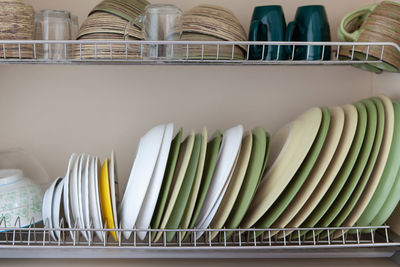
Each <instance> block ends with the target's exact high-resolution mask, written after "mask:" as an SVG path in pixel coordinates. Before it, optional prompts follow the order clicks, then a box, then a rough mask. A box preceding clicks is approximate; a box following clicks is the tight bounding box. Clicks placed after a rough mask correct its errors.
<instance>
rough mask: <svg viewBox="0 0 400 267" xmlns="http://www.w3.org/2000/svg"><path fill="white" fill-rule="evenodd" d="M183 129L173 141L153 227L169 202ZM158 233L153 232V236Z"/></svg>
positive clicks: (152, 220) (157, 223) (156, 224)
mask: <svg viewBox="0 0 400 267" xmlns="http://www.w3.org/2000/svg"><path fill="white" fill-rule="evenodd" d="M182 135H183V130H182V129H180V131H179V133H178V134H177V135H176V136H175V138H174V139H173V140H172V143H171V149H170V153H169V155H168V161H167V166H166V169H165V173H164V178H163V182H162V185H161V190H160V194H159V196H158V199H157V204H156V208H155V210H154V214H153V218H152V219H151V224H150V225H151V228H152V229H158V228H159V227H160V224H161V219H162V215H163V214H164V209H165V206H166V203H167V197H168V193H169V190H170V188H171V183H172V178H173V177H174V172H175V167H176V163H177V161H178V155H179V150H180V147H181V142H182ZM155 235H156V233H153V238H154V237H155Z"/></svg>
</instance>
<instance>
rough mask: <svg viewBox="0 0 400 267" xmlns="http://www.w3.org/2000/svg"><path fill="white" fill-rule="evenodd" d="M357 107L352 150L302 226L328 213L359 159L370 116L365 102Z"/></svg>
mask: <svg viewBox="0 0 400 267" xmlns="http://www.w3.org/2000/svg"><path fill="white" fill-rule="evenodd" d="M355 107H356V109H357V114H358V123H357V130H356V133H355V136H354V139H353V142H352V144H351V148H350V151H349V153H348V154H347V155H346V159H345V160H344V162H343V165H342V166H341V168H340V171H339V173H338V174H337V176H335V179H334V182H333V183H332V185H331V186H330V187H329V190H328V191H327V192H326V194H325V195H324V197H323V198H322V200H321V201H320V202H319V204H318V206H317V207H316V208H315V209H314V210H313V212H312V213H311V214H310V215H309V216H308V218H307V219H306V220H305V221H304V223H303V224H302V225H301V227H302V228H313V227H314V226H315V225H316V224H317V222H318V221H319V220H320V219H321V218H322V217H323V216H324V215H325V214H326V212H327V211H328V209H329V208H330V207H331V206H332V204H333V203H334V201H335V199H336V197H337V196H338V194H339V193H340V191H341V190H342V188H343V186H344V185H345V183H346V181H347V179H348V178H349V176H350V173H351V171H352V169H353V167H354V165H355V163H356V161H357V158H358V155H359V153H360V150H361V147H362V145H363V142H364V137H365V132H366V129H367V117H368V116H367V109H366V107H365V105H364V104H363V103H356V104H355ZM306 232H307V231H302V232H301V235H303V234H305V233H306Z"/></svg>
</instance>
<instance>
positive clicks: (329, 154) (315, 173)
mask: <svg viewBox="0 0 400 267" xmlns="http://www.w3.org/2000/svg"><path fill="white" fill-rule="evenodd" d="M330 112H331V114H330V116H331V122H330V125H329V130H328V134H327V137H326V139H325V142H324V145H323V147H322V150H321V152H320V154H319V155H318V158H317V161H316V163H315V165H314V166H313V167H312V170H311V172H310V174H309V175H308V177H307V179H306V182H305V183H304V184H303V185H302V187H301V188H300V191H299V193H297V194H296V196H295V198H294V199H293V200H292V201H291V202H290V204H289V206H288V207H287V208H286V210H285V212H284V213H283V214H282V215H281V216H280V217H279V219H278V220H277V221H276V222H275V223H274V224H273V225H272V228H285V227H286V226H287V225H288V224H289V223H290V221H291V220H292V219H293V218H294V217H295V216H296V215H297V214H298V212H299V211H300V210H301V209H302V208H303V206H304V204H305V203H306V202H307V200H308V199H309V198H310V196H311V195H312V194H313V192H315V188H316V187H317V186H318V185H319V184H320V181H321V179H322V177H323V175H324V173H325V171H326V170H327V168H328V166H329V164H330V162H331V161H332V158H333V156H334V154H335V151H336V148H337V146H338V144H339V141H340V137H341V136H342V132H343V126H344V110H343V108H341V107H334V108H331V109H330ZM287 234H290V233H289V232H288V233H286V235H287ZM279 237H283V233H280V235H279Z"/></svg>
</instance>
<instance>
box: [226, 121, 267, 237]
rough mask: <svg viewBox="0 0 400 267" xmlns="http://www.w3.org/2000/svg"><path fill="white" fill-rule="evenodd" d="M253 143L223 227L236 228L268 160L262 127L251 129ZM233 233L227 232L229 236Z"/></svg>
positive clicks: (265, 139) (265, 135) (265, 136)
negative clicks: (240, 185) (242, 177)
mask: <svg viewBox="0 0 400 267" xmlns="http://www.w3.org/2000/svg"><path fill="white" fill-rule="evenodd" d="M252 133H253V145H252V148H251V155H250V162H249V165H248V166H247V171H246V175H245V177H244V180H243V184H242V188H241V189H240V191H239V195H238V197H237V199H236V201H235V204H234V205H233V208H232V211H231V213H230V214H229V217H228V219H227V221H226V223H225V228H227V229H236V228H237V227H238V226H239V225H240V223H241V221H242V220H243V218H244V216H245V215H246V212H247V209H248V208H249V206H250V203H251V201H252V199H253V197H254V194H255V192H256V189H257V187H258V185H259V183H260V180H261V178H262V176H261V175H262V171H263V168H264V163H265V162H266V161H268V159H267V158H268V155H269V147H270V146H269V140H270V137H269V135H268V134H267V133H266V131H265V129H264V128H263V127H257V128H255V129H253V131H252ZM232 234H233V233H227V236H231V235H232Z"/></svg>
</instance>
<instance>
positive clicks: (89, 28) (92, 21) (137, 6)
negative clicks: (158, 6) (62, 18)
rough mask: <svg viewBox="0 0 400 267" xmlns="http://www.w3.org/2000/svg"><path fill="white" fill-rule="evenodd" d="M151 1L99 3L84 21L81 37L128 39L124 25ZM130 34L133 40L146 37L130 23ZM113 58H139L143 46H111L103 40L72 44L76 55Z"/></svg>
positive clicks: (85, 38)
mask: <svg viewBox="0 0 400 267" xmlns="http://www.w3.org/2000/svg"><path fill="white" fill-rule="evenodd" d="M148 4H149V3H148V2H147V1H145V0H105V1H103V2H101V3H100V4H99V5H97V6H96V7H95V8H94V9H93V10H92V11H91V12H90V14H89V16H88V18H87V19H86V21H85V22H84V23H83V24H82V26H81V29H80V31H79V34H78V40H97V41H99V40H119V41H123V40H124V39H125V37H124V35H125V29H126V26H127V24H128V22H129V21H130V20H132V19H134V18H136V17H137V16H139V15H140V14H142V13H143V11H144V8H145V6H146V5H148ZM129 36H130V37H131V38H132V39H133V40H141V39H143V34H142V31H141V30H140V29H139V28H137V27H131V28H130V32H129ZM111 52H112V58H113V59H126V58H127V57H128V58H138V57H139V56H140V47H131V46H130V47H129V49H128V51H127V48H126V46H125V45H123V44H114V45H112V47H110V45H109V44H106V43H104V45H103V44H99V45H97V46H96V47H95V45H91V44H87V45H82V47H80V46H75V47H74V48H73V58H82V59H93V58H97V59H111Z"/></svg>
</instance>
